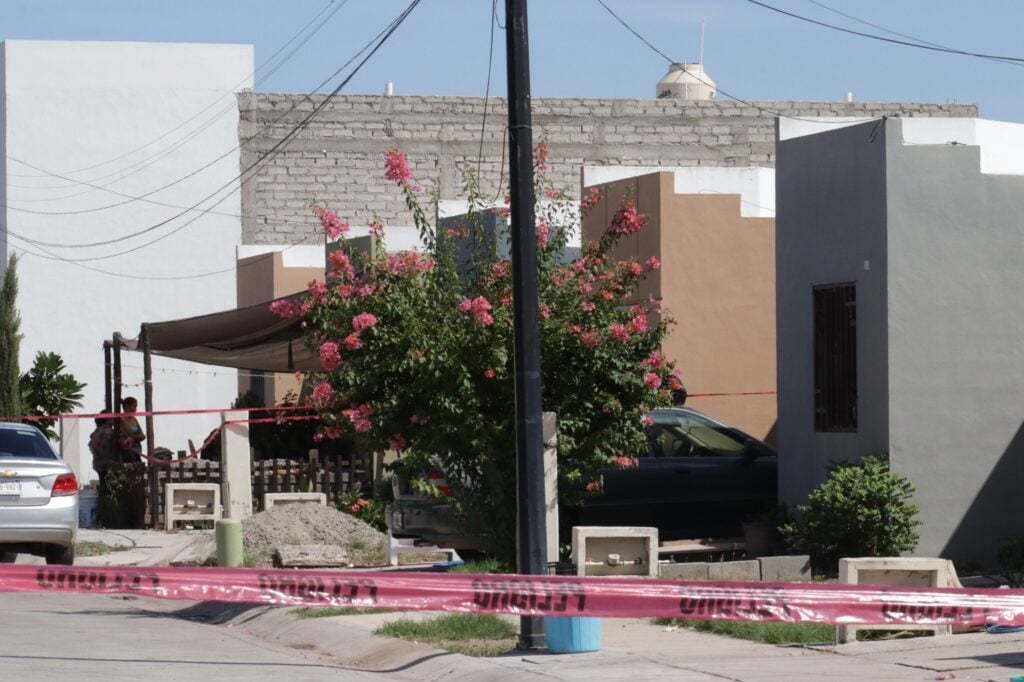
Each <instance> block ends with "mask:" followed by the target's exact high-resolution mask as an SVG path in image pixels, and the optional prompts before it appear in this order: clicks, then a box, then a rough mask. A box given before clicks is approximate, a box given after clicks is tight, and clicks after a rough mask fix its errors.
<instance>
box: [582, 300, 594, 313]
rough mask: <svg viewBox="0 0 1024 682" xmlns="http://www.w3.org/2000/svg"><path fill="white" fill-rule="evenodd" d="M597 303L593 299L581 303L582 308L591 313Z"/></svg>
mask: <svg viewBox="0 0 1024 682" xmlns="http://www.w3.org/2000/svg"><path fill="white" fill-rule="evenodd" d="M596 307H597V305H596V304H595V303H594V302H593V301H583V302H582V303H580V308H583V312H585V313H589V312H591V311H593V310H594V308H596Z"/></svg>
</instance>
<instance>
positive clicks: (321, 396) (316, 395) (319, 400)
mask: <svg viewBox="0 0 1024 682" xmlns="http://www.w3.org/2000/svg"><path fill="white" fill-rule="evenodd" d="M333 395H334V389H333V388H331V384H330V383H328V382H326V381H319V382H317V384H316V388H314V389H313V404H314V405H326V404H327V403H329V402H330V401H331V397H332V396H333Z"/></svg>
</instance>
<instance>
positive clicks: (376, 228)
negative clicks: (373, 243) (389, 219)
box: [366, 220, 384, 237]
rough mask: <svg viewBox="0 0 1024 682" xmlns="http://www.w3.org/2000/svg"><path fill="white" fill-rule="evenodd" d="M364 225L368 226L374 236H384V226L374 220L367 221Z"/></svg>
mask: <svg viewBox="0 0 1024 682" xmlns="http://www.w3.org/2000/svg"><path fill="white" fill-rule="evenodd" d="M366 226H367V227H368V228H370V233H371V234H373V235H374V236H376V237H383V236H384V226H383V225H381V224H380V223H378V222H377V221H376V220H371V221H370V222H369V223H367V225H366Z"/></svg>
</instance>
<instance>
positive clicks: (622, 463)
mask: <svg viewBox="0 0 1024 682" xmlns="http://www.w3.org/2000/svg"><path fill="white" fill-rule="evenodd" d="M615 463H616V464H618V465H619V467H620V468H622V469H632V468H633V467H636V466H639V464H640V460H639V459H637V458H636V457H623V456H622V455H619V456H618V457H616V458H615Z"/></svg>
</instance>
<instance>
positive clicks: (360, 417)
mask: <svg viewBox="0 0 1024 682" xmlns="http://www.w3.org/2000/svg"><path fill="white" fill-rule="evenodd" d="M342 414H343V415H345V416H346V417H347V418H348V420H349V421H350V422H352V428H353V429H355V430H356V432H357V433H366V432H367V431H369V430H370V429H371V428H373V422H372V421H370V415H372V414H373V408H372V407H371V406H370V404H369V403H366V404H363V405H356V404H355V403H353V404H352V407H350V408H349V409H347V410H343V411H342Z"/></svg>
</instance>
